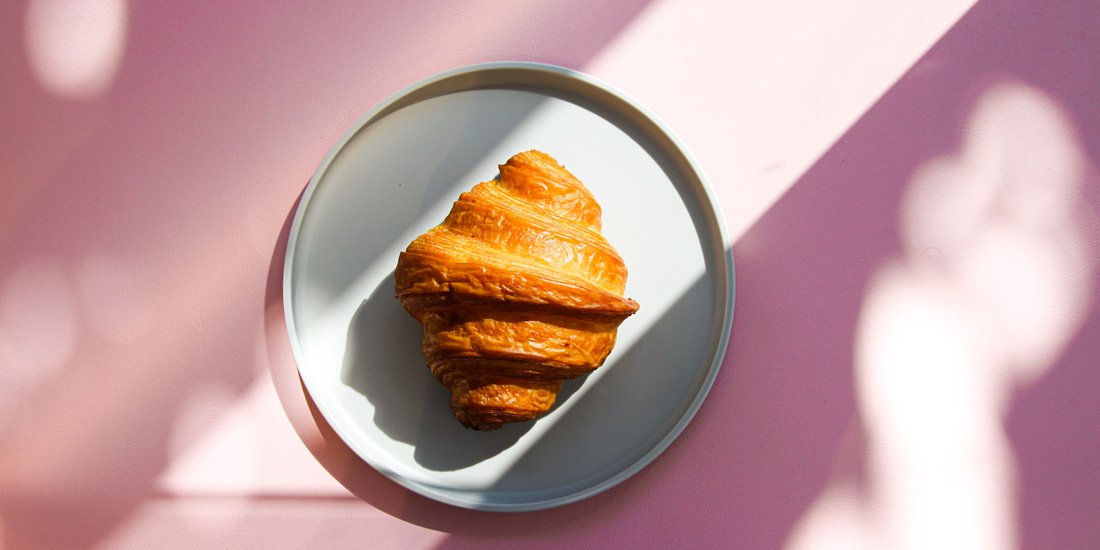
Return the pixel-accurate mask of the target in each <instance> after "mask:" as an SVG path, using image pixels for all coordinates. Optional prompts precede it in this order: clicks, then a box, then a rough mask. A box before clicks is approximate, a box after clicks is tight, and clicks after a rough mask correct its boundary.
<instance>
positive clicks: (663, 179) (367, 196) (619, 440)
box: [283, 63, 734, 511]
mask: <svg viewBox="0 0 1100 550" xmlns="http://www.w3.org/2000/svg"><path fill="white" fill-rule="evenodd" d="M529 149H539V150H541V151H544V152H546V153H548V154H550V155H551V156H553V157H555V158H557V159H558V161H559V162H561V163H562V164H564V165H565V166H566V167H567V168H568V169H569V170H570V171H571V172H572V173H573V174H574V175H576V176H577V177H578V178H579V179H580V180H581V181H583V182H584V183H585V184H586V185H587V186H588V188H589V189H590V190H591V191H592V193H593V194H594V195H595V197H596V199H597V200H598V201H599V203H600V205H601V206H602V207H603V213H604V217H603V227H604V229H603V233H604V235H605V236H606V237H607V239H608V241H610V242H611V244H612V245H613V246H614V247H615V248H616V249H617V250H618V251H619V253H620V254H621V255H622V257H623V259H624V261H625V262H626V265H627V267H628V268H629V270H630V275H629V277H628V279H627V291H626V295H627V296H629V297H631V298H634V299H635V300H637V301H638V302H639V303H640V304H641V310H640V311H639V312H638V313H637V314H636V315H634V316H633V317H630V318H628V319H627V320H626V321H625V322H624V323H623V324H622V326H621V327H620V329H619V337H618V343H617V345H616V347H615V349H614V351H612V353H611V356H610V357H609V358H608V360H607V362H606V363H605V364H604V365H603V366H602V367H600V369H598V370H597V371H595V372H594V373H592V374H590V375H588V376H587V377H584V378H581V379H577V380H573V381H569V382H566V384H565V386H564V388H563V390H562V393H561V395H560V396H559V398H558V403H557V404H556V405H555V408H554V409H553V410H551V412H550V413H548V414H547V415H546V416H544V417H542V418H540V419H539V420H537V421H534V422H527V423H522V424H513V425H506V426H505V427H504V428H502V429H500V430H498V431H494V432H475V431H471V430H467V429H465V428H463V427H462V426H461V425H460V424H459V423H458V421H456V420H455V418H454V416H453V415H452V413H451V411H450V408H449V398H450V394H449V392H448V391H447V390H446V389H445V388H444V387H443V386H442V385H440V384H439V383H438V382H436V381H435V379H434V378H433V377H432V376H431V374H430V372H429V371H428V369H427V367H426V366H425V365H424V359H423V357H422V356H421V352H420V340H421V337H422V332H421V327H420V325H419V324H417V323H416V321H414V320H413V319H412V318H411V317H410V316H409V315H408V314H407V313H405V311H404V310H403V309H402V307H401V304H400V302H399V301H398V300H397V299H396V298H395V297H394V281H393V270H394V267H395V266H396V265H397V255H398V253H399V252H400V251H402V250H404V248H405V247H406V246H408V244H409V243H410V242H412V240H413V239H414V238H415V237H416V236H418V235H420V234H421V233H423V232H424V231H426V230H427V229H429V228H431V227H432V226H435V225H437V224H439V223H440V222H442V221H443V218H444V217H445V215H446V214H447V212H448V211H449V210H450V206H451V204H452V203H453V202H454V201H455V200H456V199H457V198H458V195H459V193H461V192H462V191H465V190H468V189H469V188H471V187H472V186H473V185H474V184H476V183H478V182H481V181H485V180H488V179H492V178H493V177H495V176H496V175H497V165H499V164H502V163H503V162H505V161H506V160H507V159H508V158H509V157H511V156H512V155H513V154H515V153H519V152H521V151H526V150H529ZM284 275H285V276H284V288H283V292H284V298H285V299H284V303H285V304H286V318H287V325H288V327H287V328H288V330H289V334H290V339H291V345H292V347H293V350H294V354H295V359H296V360H297V363H298V369H299V372H300V373H301V377H302V380H303V381H304V383H305V386H306V389H307V391H309V393H310V395H311V396H312V398H313V400H314V401H315V402H316V404H317V408H318V409H319V410H320V412H321V413H322V414H323V415H324V417H325V419H326V420H327V421H328V422H329V423H330V424H331V425H332V427H333V429H334V430H335V431H336V433H337V434H339V435H340V437H341V438H343V440H344V441H345V442H346V443H347V444H348V446H349V447H351V448H352V449H353V450H354V451H355V452H356V453H357V454H358V455H359V456H360V457H362V458H363V460H365V461H366V462H367V463H368V464H370V465H371V466H373V467H374V468H376V469H377V470H378V471H380V472H382V473H383V474H385V475H386V476H388V477H390V478H391V479H393V480H394V481H396V482H397V483H400V484H402V485H404V486H405V487H407V488H409V489H411V490H413V491H416V492H418V493H420V494H423V495H426V496H428V497H430V498H433V499H436V500H439V501H442V502H446V503H449V504H453V505H456V506H462V507H467V508H474V509H481V510H498V511H520V510H534V509H541V508H549V507H553V506H560V505H563V504H567V503H571V502H575V501H578V500H581V499H583V498H587V497H589V496H592V495H594V494H596V493H599V492H601V491H603V490H606V489H608V488H610V487H612V486H614V485H616V484H618V483H620V482H622V481H623V480H625V479H627V478H628V477H630V476H631V475H633V474H635V473H637V472H638V471H639V470H641V469H642V468H643V467H645V466H646V465H647V464H649V463H650V462H652V461H653V460H654V459H655V458H656V457H657V456H658V455H659V454H660V453H661V452H662V451H664V450H665V449H666V448H667V447H668V445H669V444H670V443H671V442H672V441H673V439H675V438H676V436H677V435H679V434H680V432H681V431H683V429H684V427H685V426H686V425H687V423H688V422H689V421H690V420H691V418H692V416H693V415H694V414H695V412H696V410H698V408H699V406H700V405H701V404H702V402H703V399H704V398H705V397H706V394H707V391H708V390H709V388H710V386H711V384H712V383H713V381H714V378H715V375H716V374H717V372H718V369H719V366H720V365H721V362H722V358H723V355H724V353H725V348H726V344H727V342H728V340H729V334H730V327H731V323H732V319H733V297H734V269H733V256H732V254H731V251H730V243H729V242H728V239H727V236H726V232H725V229H724V224H723V221H722V217H721V214H720V213H719V211H718V207H717V204H716V202H715V199H714V196H713V194H712V193H711V191H710V189H709V187H708V185H707V182H706V179H705V177H704V175H703V173H702V171H701V170H700V169H699V167H698V166H697V165H696V163H695V162H694V161H693V160H692V157H691V156H690V154H689V153H688V152H687V151H686V150H685V148H684V147H683V146H682V144H681V143H680V142H679V141H678V140H677V139H676V138H675V137H674V136H673V135H672V133H671V132H670V131H669V130H668V129H667V128H665V126H664V125H663V124H661V123H660V122H659V121H657V120H656V118H655V117H654V116H652V115H651V114H650V113H649V112H648V111H646V110H645V109H644V108H643V107H641V106H640V105H639V104H638V103H637V102H635V101H633V100H631V99H629V98H627V97H626V96H625V95H623V94H622V93H620V92H617V91H615V90H613V89H612V88H610V87H609V86H607V85H606V84H603V83H601V82H598V81H597V80H595V79H594V78H592V77H590V76H587V75H584V74H582V73H579V72H576V71H573V70H569V69H564V68H561V67H554V66H549V65H542V64H534V63H490V64H482V65H474V66H470V67H464V68H460V69H456V70H452V71H448V72H445V73H442V74H439V75H436V76H434V77H431V78H429V79H427V80H425V81H423V82H420V83H418V84H416V85H413V86H411V87H409V88H407V89H405V90H403V91H401V92H399V93H398V94H397V95H395V96H393V97H392V98H390V99H389V100H387V101H386V102H385V103H383V104H382V105H380V106H379V107H377V108H376V109H374V110H373V111H371V112H370V113H368V114H367V115H365V116H364V117H363V118H362V119H361V120H359V121H358V122H357V123H356V124H355V126H354V127H353V128H352V129H351V130H350V131H349V132H348V133H347V134H346V135H345V136H344V137H343V138H342V139H341V140H340V142H339V143H337V144H336V146H335V147H334V148H333V149H332V151H331V152H330V153H329V155H328V156H327V157H326V158H325V160H324V161H323V162H322V163H321V166H320V167H319V168H318V170H317V172H316V174H314V176H313V179H312V180H311V181H310V182H309V185H308V187H307V188H306V190H305V193H304V194H303V196H302V199H301V202H300V203H299V205H298V209H297V211H296V213H295V217H294V223H293V226H292V228H291V233H290V239H289V242H288V246H287V257H286V264H285V273H284Z"/></svg>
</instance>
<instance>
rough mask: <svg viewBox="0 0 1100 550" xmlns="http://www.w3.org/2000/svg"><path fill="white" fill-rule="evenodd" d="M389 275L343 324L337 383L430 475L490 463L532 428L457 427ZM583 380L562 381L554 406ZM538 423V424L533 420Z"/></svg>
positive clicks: (414, 325)
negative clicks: (409, 449) (353, 393)
mask: <svg viewBox="0 0 1100 550" xmlns="http://www.w3.org/2000/svg"><path fill="white" fill-rule="evenodd" d="M393 289H394V278H393V273H392V272H391V273H390V274H389V275H388V276H387V277H386V278H384V279H383V280H382V282H381V283H379V285H378V286H377V287H376V288H375V289H374V291H373V292H372V293H371V295H370V297H369V298H367V299H366V300H364V301H363V303H362V304H361V305H360V306H359V309H358V310H357V311H356V312H355V315H354V316H353V317H352V319H351V323H350V324H349V326H348V334H347V347H346V351H345V353H344V364H343V370H342V372H341V380H342V381H343V383H344V384H346V385H347V386H348V387H350V388H352V389H354V390H355V391H356V392H358V393H359V394H361V395H362V396H363V397H365V398H366V399H367V400H368V401H370V403H371V404H372V405H374V423H375V425H376V426H377V427H378V429H380V430H381V431H382V432H383V433H385V434H386V436H388V437H390V438H391V439H393V440H395V441H401V442H404V443H408V444H411V445H413V446H415V448H416V450H415V452H414V458H415V460H416V462H417V463H418V464H419V465H420V466H423V467H424V468H427V469H429V470H433V471H451V470H459V469H462V468H465V467H468V466H472V465H474V464H477V463H479V462H482V461H484V460H487V459H490V458H492V457H494V456H496V455H498V454H499V453H501V452H503V451H504V450H505V449H508V448H509V447H511V446H512V445H514V444H515V443H516V441H518V440H519V438H521V437H523V435H524V434H526V433H527V432H528V431H529V430H530V429H531V427H532V426H533V423H532V422H523V423H517V424H506V425H505V426H504V427H502V428H501V429H499V430H496V431H492V432H477V431H474V430H469V429H466V428H464V427H463V426H462V425H461V424H459V423H458V421H457V420H456V419H455V417H454V414H453V413H452V412H451V409H450V393H449V392H448V391H447V389H446V388H445V387H444V386H443V385H441V384H439V382H437V381H436V380H435V378H433V377H432V375H431V372H430V371H429V370H428V368H427V366H426V365H425V364H424V357H423V355H422V354H421V351H420V347H421V339H422V336H423V330H422V328H421V326H420V324H419V323H417V322H416V321H415V320H414V319H413V318H412V317H410V316H409V314H408V313H406V312H405V310H404V308H402V306H401V302H400V301H399V300H397V299H396V298H395V297H394V292H393ZM582 381H583V379H580V380H572V381H569V382H566V384H565V385H564V386H563V387H562V391H561V392H560V393H559V394H558V401H557V404H556V405H555V407H557V406H559V405H561V404H562V403H564V402H565V401H567V400H568V399H569V397H570V396H571V395H572V394H573V393H575V392H576V391H577V389H578V388H579V387H580V386H581V384H582ZM536 422H537V421H536Z"/></svg>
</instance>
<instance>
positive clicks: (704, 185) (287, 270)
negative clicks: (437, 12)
mask: <svg viewBox="0 0 1100 550" xmlns="http://www.w3.org/2000/svg"><path fill="white" fill-rule="evenodd" d="M489 71H516V72H520V73H540V74H541V76H543V77H555V78H559V79H564V81H565V82H569V81H573V82H575V83H577V84H580V85H581V86H583V87H586V88H588V89H590V90H591V91H599V92H602V93H604V94H606V95H607V96H609V97H610V98H611V99H613V100H615V101H618V102H620V103H621V104H622V105H623V106H626V107H629V108H631V109H633V110H634V111H636V113H637V114H638V115H640V116H641V118H642V119H643V120H645V121H646V122H647V123H649V124H651V125H652V126H653V128H652V130H655V131H656V132H657V133H658V134H659V135H660V136H661V137H663V138H665V139H667V140H668V142H669V143H670V144H671V146H672V148H673V149H675V152H677V153H678V154H679V155H681V157H682V159H680V160H682V162H683V163H684V164H685V165H686V167H687V169H688V170H690V175H691V176H693V177H694V179H695V180H696V182H694V183H697V184H698V185H694V184H692V185H689V188H691V187H697V189H695V191H699V192H702V196H701V197H697V199H702V200H698V202H699V203H700V204H699V207H700V210H701V211H703V212H704V213H705V216H704V217H706V218H708V219H707V220H706V221H707V225H710V226H711V228H712V231H713V232H714V234H712V235H711V237H712V238H714V239H715V240H717V241H718V242H716V243H714V245H713V246H720V247H721V249H722V253H721V255H720V256H721V258H722V260H723V265H722V266H721V267H722V269H723V270H724V272H725V273H724V275H725V277H724V280H723V281H722V282H723V283H724V286H725V292H724V294H725V299H724V300H723V301H722V306H723V310H722V311H721V324H720V327H719V333H718V342H717V345H716V347H715V349H714V354H713V356H712V357H711V358H710V365H709V366H708V367H707V371H706V376H705V377H704V378H703V380H702V383H701V385H700V387H699V390H698V392H696V394H695V396H694V398H693V399H692V401H691V403H690V404H689V405H688V406H687V408H686V409H685V411H684V413H683V414H682V415H681V416H680V418H679V419H678V420H677V421H676V423H675V424H673V425H672V427H671V428H670V429H668V431H667V432H666V433H665V435H664V436H663V437H662V438H661V439H660V440H659V441H658V442H657V443H656V444H655V445H654V446H653V447H652V448H650V449H649V450H648V451H647V452H646V453H644V454H643V455H642V456H641V457H639V458H638V459H637V460H635V461H634V462H632V463H631V464H629V465H628V466H627V467H625V468H623V469H622V470H620V471H619V472H617V473H616V474H615V475H612V476H609V477H607V478H605V479H603V480H602V481H600V482H598V483H596V484H594V485H591V486H589V487H587V488H585V489H582V490H579V491H575V492H572V493H569V494H567V495H563V496H558V497H553V498H548V499H542V500H532V501H527V502H518V503H517V502H494V501H490V500H480V501H478V500H465V499H460V498H457V497H455V496H454V495H452V494H450V493H447V492H445V491H442V490H438V489H436V488H434V487H433V486H430V485H427V484H422V483H419V482H416V481H414V480H410V479H408V478H406V477H404V476H401V475H400V474H398V473H397V472H394V471H392V470H390V469H389V468H388V467H385V466H383V465H382V464H379V463H377V461H375V460H373V459H372V458H371V457H370V456H369V453H366V452H364V451H363V450H362V449H361V448H360V446H359V445H357V444H356V438H353V437H349V435H348V430H349V428H347V427H345V426H344V425H343V422H341V421H340V420H339V419H334V416H333V413H332V412H331V411H329V407H330V406H332V405H330V404H329V402H328V401H326V400H318V399H316V398H315V396H316V392H317V391H318V390H319V389H320V388H319V385H320V384H322V382H321V381H318V380H316V378H315V377H316V376H317V375H314V374H309V373H310V372H313V371H310V370H309V369H307V368H304V365H305V363H306V362H305V359H304V356H303V352H302V349H301V344H300V338H299V334H298V329H297V323H296V322H295V316H294V315H295V314H294V299H293V297H294V291H293V286H294V277H293V272H294V259H295V257H296V251H297V243H298V241H299V237H300V234H301V228H302V224H303V220H304V218H305V214H306V212H307V210H308V206H309V203H310V200H311V198H312V196H313V194H314V192H315V191H316V189H317V187H318V186H319V185H320V182H321V181H322V180H323V179H324V176H325V174H326V173H327V172H328V170H329V168H330V166H331V165H332V163H333V161H334V160H335V159H336V158H337V156H338V155H339V154H340V153H341V152H342V151H343V150H344V148H345V147H346V146H347V144H348V143H349V142H350V141H351V140H352V139H354V138H355V136H356V135H358V134H359V132H361V131H363V130H364V129H365V128H366V127H367V126H369V125H370V124H372V123H373V122H376V121H377V120H380V119H382V118H384V117H385V116H386V115H388V114H389V113H390V112H391V111H393V110H396V109H399V108H401V107H403V106H404V105H402V102H404V101H409V104H413V103H416V102H418V101H420V99H414V98H415V97H416V94H417V92H419V91H423V90H426V89H429V88H430V87H432V86H434V85H437V84H439V83H442V82H444V81H447V80H452V79H458V78H471V77H474V78H476V76H477V75H478V74H479V73H485V72H489ZM493 87H497V88H499V87H500V85H498V84H497V85H494V84H488V85H478V84H477V83H474V84H471V85H469V86H468V87H466V88H464V90H477V89H487V88H493ZM526 87H527V88H534V87H535V86H531V85H528V86H526ZM562 91H564V90H562ZM582 95H583V94H582ZM429 97H435V96H429ZM425 99H426V98H425ZM601 105H602V104H601ZM604 107H605V108H608V109H610V110H613V111H617V110H616V109H614V108H612V107H607V106H606V105H604ZM617 114H621V113H617ZM631 123H632V124H633V123H635V121H634V120H631ZM646 135H647V136H648V137H651V138H652V137H653V136H650V135H649V134H648V133H647V134H646ZM663 152H665V153H666V154H667V153H668V151H667V150H666V151H663ZM672 160H677V159H672ZM708 255H709V254H708ZM715 256H717V255H715ZM282 275H283V284H282V296H283V316H284V320H285V323H286V329H287V336H288V339H289V340H290V347H291V351H292V353H293V357H294V362H295V368H296V370H297V371H298V375H299V376H300V377H301V380H302V384H303V386H304V389H305V391H306V392H308V393H309V394H311V395H310V398H311V399H312V400H313V402H314V404H315V405H316V407H317V410H318V411H319V412H320V413H321V415H322V416H323V417H324V419H325V421H326V422H327V423H328V424H329V425H330V426H331V427H332V429H333V430H334V431H335V432H336V434H337V435H338V436H339V437H340V439H341V440H342V441H343V442H344V443H345V444H347V445H348V447H349V448H350V449H351V450H352V451H353V452H354V453H355V454H356V456H358V457H359V458H360V459H361V460H363V461H364V462H365V463H366V464H368V465H369V466H370V467H371V468H373V469H374V470H375V471H377V472H379V473H381V474H382V475H384V476H385V477H387V478H388V479H390V480H392V481H394V482H395V483H397V484H398V485H400V486H402V487H404V488H406V489H408V490H410V491H413V492H415V493H417V494H420V495H422V496H425V497H428V498H430V499H432V500H435V501H438V502H442V503H445V504H449V505H452V506H457V507H460V508H467V509H472V510H481V511H492V512H526V511H535V510H543V509H550V508H556V507H559V506H564V505H567V504H572V503H575V502H579V501H582V500H585V499H587V498H590V497H592V496H595V495H597V494H600V493H602V492H604V491H607V490H609V489H611V488H612V487H615V486H617V485H619V484H621V483H622V482H624V481H626V480H627V479H629V478H630V477H632V476H634V475H635V474H637V473H638V472H640V471H642V470H643V469H645V468H646V467H647V466H649V465H650V464H651V463H652V462H653V461H654V460H656V459H657V457H659V456H660V455H661V454H663V453H664V452H665V451H666V450H667V449H668V448H669V447H670V446H671V445H672V443H673V442H674V441H675V440H677V439H678V438H679V437H680V435H681V434H682V433H683V432H684V430H685V429H686V428H687V426H688V425H689V424H690V423H691V421H692V420H693V419H694V417H695V415H696V414H697V413H698V411H699V409H700V408H701V407H702V404H703V402H704V401H705V400H706V398H707V396H708V395H709V393H710V391H711V389H712V387H713V386H714V382H715V380H716V378H717V376H718V372H719V371H720V370H721V367H722V363H723V362H724V360H725V356H726V353H727V349H728V347H729V342H730V338H731V332H732V328H733V314H734V310H735V298H736V270H735V265H734V257H733V247H732V242H731V240H730V236H729V231H728V228H727V227H726V223H725V217H724V216H723V213H722V209H721V204H720V202H719V201H718V197H717V195H716V194H715V192H714V190H713V187H712V186H711V184H710V181H709V180H708V179H707V176H706V173H705V172H704V171H703V170H702V167H701V166H700V165H699V163H698V161H697V160H696V159H695V157H694V155H693V154H692V153H691V151H690V150H689V149H688V148H687V146H686V144H684V143H683V142H682V141H681V139H680V138H679V137H678V136H677V135H676V134H675V133H674V132H673V131H672V130H671V128H669V127H668V125H667V124H665V123H664V122H663V121H662V120H661V119H660V118H659V117H658V116H657V115H656V114H655V113H653V112H651V111H650V110H649V109H648V108H646V107H645V106H644V105H643V104H641V103H640V102H639V101H637V100H636V99H634V98H632V97H631V96H629V95H627V94H626V93H624V92H622V91H621V90H619V89H617V88H615V87H614V86H611V85H610V84H608V83H606V82H604V81H602V80H600V79H597V78H596V77H593V76H591V75H589V74H586V73H584V72H581V71H579V70H575V69H570V68H567V67H562V66H558V65H552V64H548V63H540V62H532V61H493V62H487V63H475V64H471V65H465V66H460V67H456V68H452V69H448V70H444V71H441V72H438V73H436V74H434V75H431V76H429V77H427V78H424V79H422V80H420V81H417V82H415V83H413V84H410V85H407V86H405V87H403V88H401V89H400V90H398V91H397V92H395V93H393V94H391V95H390V96H389V97H387V98H386V99H384V100H383V101H382V102H380V103H378V104H377V105H375V106H374V107H373V108H371V109H370V110H369V111H367V112H366V113H364V114H363V115H362V116H360V117H359V118H358V119H357V120H356V121H355V122H354V123H353V124H352V125H351V126H350V127H349V128H348V129H347V130H346V131H345V132H344V133H343V135H341V136H340V138H339V139H338V140H337V141H336V142H335V143H334V144H333V145H332V147H331V148H329V150H328V152H327V153H326V154H325V156H324V158H323V159H322V160H321V162H320V163H319V164H318V166H317V169H316V170H315V171H314V173H313V175H312V176H311V177H310V180H309V182H308V183H307V184H306V187H305V189H303V191H302V194H301V197H300V198H299V199H298V201H297V204H296V205H295V208H294V218H293V222H292V224H291V227H290V231H289V233H288V236H287V246H286V252H285V255H284V258H283V273H282ZM717 279H718V278H717V277H716V280H717ZM716 294H717V293H716Z"/></svg>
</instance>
